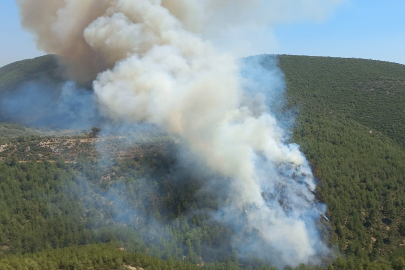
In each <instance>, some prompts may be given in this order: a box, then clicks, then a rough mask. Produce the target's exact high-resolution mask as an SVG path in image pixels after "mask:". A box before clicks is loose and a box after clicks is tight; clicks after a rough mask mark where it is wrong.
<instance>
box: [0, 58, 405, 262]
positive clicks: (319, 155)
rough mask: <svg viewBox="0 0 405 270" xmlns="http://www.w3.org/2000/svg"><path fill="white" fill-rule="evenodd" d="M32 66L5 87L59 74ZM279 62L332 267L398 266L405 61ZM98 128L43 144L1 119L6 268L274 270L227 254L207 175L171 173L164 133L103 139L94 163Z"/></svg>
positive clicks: (5, 77)
mask: <svg viewBox="0 0 405 270" xmlns="http://www.w3.org/2000/svg"><path fill="white" fill-rule="evenodd" d="M29 61H31V62H24V63H23V64H21V63H15V64H12V65H9V66H6V67H3V68H1V69H0V92H2V91H6V90H4V89H8V90H7V91H9V90H10V89H11V88H10V87H11V86H13V85H18V84H20V83H22V82H23V81H24V80H26V78H25V77H24V76H28V75H27V74H37V75H33V76H34V77H35V76H39V75H38V74H45V73H47V72H50V73H53V72H55V64H54V62H53V61H54V60H53V58H52V57H48V58H46V57H44V58H39V59H36V60H29ZM32 61H34V62H32ZM35 61H38V63H37V64H36V63H35ZM52 63H53V64H52ZM31 65H32V66H31ZM52 65H53V66H52ZM279 65H280V67H281V68H282V69H283V71H284V72H285V75H286V82H287V87H288V89H287V93H286V100H287V103H286V106H285V111H286V112H291V111H293V112H295V113H296V126H295V129H294V134H293V135H294V136H293V139H292V140H293V141H295V142H297V143H298V144H299V145H301V149H302V150H303V152H304V153H305V155H306V156H307V158H308V160H309V161H310V163H311V165H312V167H313V171H314V174H315V176H316V177H317V179H318V181H319V185H318V189H317V197H318V199H319V200H320V201H322V202H325V203H326V204H327V206H328V210H327V217H328V219H329V220H330V223H329V224H330V234H331V247H332V249H334V250H336V254H338V255H339V257H338V258H337V259H336V261H335V262H334V263H333V264H332V265H329V267H328V269H370V270H371V269H395V270H396V269H404V260H403V258H405V246H404V244H405V240H404V238H405V211H404V209H405V188H404V186H405V151H404V146H405V137H404V136H405V135H404V134H405V111H404V108H405V107H404V106H403V102H404V100H405V67H404V66H403V65H398V64H392V63H386V62H379V61H369V60H360V59H339V58H325V57H305V56H280V57H279ZM13 69H16V71H13ZM41 70H42V71H41ZM37 71H38V72H37ZM29 76H31V75H29ZM29 76H28V78H30V77H29ZM52 76H54V75H52ZM55 76H56V75H55ZM97 131H98V130H96V129H94V130H93V131H92V132H91V133H90V134H89V133H88V132H87V135H82V136H78V137H72V136H70V137H61V136H53V137H40V136H41V135H43V134H44V133H41V132H40V131H37V130H33V129H27V128H26V127H22V126H17V125H10V124H1V126H0V136H1V137H0V147H1V146H2V145H7V146H4V147H3V149H0V159H1V160H2V163H0V242H1V243H0V244H1V246H2V251H1V252H2V254H3V255H2V256H3V258H2V259H1V260H0V269H26V268H27V267H31V268H29V269H124V268H123V267H124V265H127V266H129V265H131V266H134V267H143V268H144V269H200V268H199V267H198V268H197V264H201V263H202V260H204V261H205V266H204V267H203V268H206V269H224V270H225V269H240V268H243V269H271V268H270V267H268V266H265V265H263V264H262V262H258V261H257V260H255V259H254V258H251V259H247V258H244V259H243V260H242V259H240V258H238V257H237V256H236V255H235V250H233V249H232V246H231V244H230V239H231V235H232V231H231V230H230V229H229V228H227V227H226V226H223V225H221V224H217V223H215V222H213V221H211V220H210V219H209V214H208V213H209V211H210V210H211V209H216V207H217V205H216V201H215V199H214V198H215V194H207V193H203V192H197V191H198V190H199V189H200V188H201V186H202V184H203V180H204V179H197V178H195V177H194V176H193V175H186V176H184V177H183V178H181V179H173V175H172V174H171V172H172V171H173V170H176V169H181V168H179V167H178V165H179V164H177V160H176V158H175V156H176V155H175V148H174V147H173V145H174V144H173V141H172V140H171V139H170V138H169V139H168V138H162V139H158V140H155V141H154V142H152V140H150V139H148V140H145V141H144V142H143V143H141V144H136V145H134V147H133V148H128V147H127V145H128V144H126V143H122V145H124V146H123V147H121V146H120V144H119V143H118V141H119V140H115V139H114V138H109V139H107V140H106V141H107V142H108V144H110V146H106V147H105V148H99V151H101V153H102V154H105V153H107V154H108V158H103V159H102V160H101V159H100V158H99V155H98V153H97V151H95V149H94V147H93V145H92V143H93V142H94V140H103V138H102V137H100V136H97V134H98V132H97ZM28 133H30V134H32V135H35V136H27V134H28ZM6 137H7V138H6ZM94 137H96V138H94ZM146 137H148V136H146ZM196 209H198V210H199V211H198V214H193V215H191V214H190V213H192V210H196ZM117 241H120V242H119V243H120V244H119V245H118V246H117V244H103V243H110V242H113V243H116V242H117ZM66 247H68V248H66ZM211 247H216V248H218V247H220V250H221V252H219V250H217V249H212V248H211ZM119 248H125V251H124V250H120V249H119ZM51 249H55V250H51ZM32 253H34V254H32ZM17 254H23V255H17ZM145 254H146V255H145ZM149 256H153V257H149ZM43 258H47V259H46V260H44V259H43ZM157 258H162V259H164V261H163V260H161V259H157ZM183 259H184V261H179V260H183ZM239 264H241V266H240V265H239ZM7 265H8V266H7ZM24 267H25V268H24ZM325 268H326V267H325ZM125 269H127V268H125ZM286 269H287V268H286ZM288 269H289V268H288ZM296 269H311V267H308V266H305V265H301V266H299V267H297V268H296Z"/></svg>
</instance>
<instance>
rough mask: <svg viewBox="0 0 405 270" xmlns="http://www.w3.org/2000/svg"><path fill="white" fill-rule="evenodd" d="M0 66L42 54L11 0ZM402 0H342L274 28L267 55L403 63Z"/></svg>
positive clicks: (4, 0)
mask: <svg viewBox="0 0 405 270" xmlns="http://www.w3.org/2000/svg"><path fill="white" fill-rule="evenodd" d="M0 12H1V15H0V24H1V27H0V36H1V37H2V38H1V42H0V66H3V65H6V64H8V63H11V62H14V61H18V60H22V59H26V58H32V57H35V56H38V55H41V54H43V53H42V52H39V51H37V50H36V48H35V44H34V41H33V38H32V37H31V35H30V34H28V33H26V32H24V31H23V30H22V29H21V27H20V24H19V17H18V9H17V7H16V4H15V1H14V0H0ZM404 14H405V0H388V1H381V0H347V2H346V3H345V4H343V5H342V6H341V7H340V8H338V9H337V10H335V12H334V13H333V14H332V15H331V16H330V17H329V18H328V19H327V20H326V21H324V22H321V23H299V24H291V25H282V26H278V27H277V28H276V29H275V32H276V37H277V39H278V45H277V47H278V49H277V50H275V51H274V50H273V51H269V52H268V53H280V54H297V55H322V56H338V57H356V58H366V59H376V60H384V61H391V62H397V63H401V64H405V15H404Z"/></svg>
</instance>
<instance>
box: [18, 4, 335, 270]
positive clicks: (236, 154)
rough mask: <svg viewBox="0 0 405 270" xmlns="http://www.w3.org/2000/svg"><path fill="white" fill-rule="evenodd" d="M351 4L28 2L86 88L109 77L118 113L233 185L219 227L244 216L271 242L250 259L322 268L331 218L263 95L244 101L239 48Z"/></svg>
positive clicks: (30, 17)
mask: <svg viewBox="0 0 405 270" xmlns="http://www.w3.org/2000/svg"><path fill="white" fill-rule="evenodd" d="M340 2H341V1H338V0H328V1H325V0H310V1H308V0H288V1H264V0H254V1H245V0H233V1H231V0H221V1H219V0H161V1H160V0H138V1H133V0H110V1H107V0H103V1H100V0H37V1H35V2H34V1H30V0H18V3H19V5H20V8H21V15H22V23H23V25H24V26H25V27H26V28H28V29H29V30H30V31H32V32H33V33H35V34H36V37H37V40H38V47H39V48H40V49H43V50H45V51H47V52H50V53H55V54H59V55H62V56H64V57H65V58H64V61H65V62H67V63H68V71H69V74H70V76H72V77H73V78H74V79H76V80H88V79H93V78H94V76H95V74H98V75H97V78H96V79H95V80H94V83H93V86H94V91H95V93H96V96H97V98H98V101H99V103H100V106H101V109H102V110H104V112H105V113H106V114H108V115H110V116H111V117H112V118H117V119H125V120H130V121H136V122H140V121H143V122H148V123H153V124H156V125H158V126H160V127H161V128H163V129H164V130H166V131H167V132H170V133H173V134H176V135H178V136H180V137H181V138H182V139H183V140H184V142H185V143H186V144H187V146H188V147H189V148H190V149H191V151H192V152H193V153H195V154H196V155H198V156H199V157H200V158H201V159H202V160H203V161H204V162H205V163H206V164H207V165H208V166H209V167H210V168H211V169H212V170H213V171H214V172H216V173H218V174H219V175H222V176H224V177H226V178H229V179H230V181H231V184H230V191H229V194H230V195H229V196H230V197H229V199H228V200H227V202H226V203H224V204H223V205H222V208H221V210H220V212H219V213H217V215H216V218H217V219H219V220H221V221H223V222H227V223H228V224H230V225H231V224H232V223H233V222H235V219H239V218H242V217H243V218H244V219H245V223H244V224H245V225H244V227H243V230H244V231H254V232H255V233H256V234H257V235H258V236H259V237H260V241H261V244H260V245H259V244H257V245H255V244H249V246H246V249H247V248H250V249H251V250H253V251H255V252H258V251H259V249H260V247H263V246H265V247H268V250H265V251H263V250H261V251H260V252H261V253H262V256H263V255H264V256H268V257H271V258H275V257H277V262H278V265H281V266H283V265H286V264H289V265H292V266H296V265H298V264H299V263H317V256H318V255H324V254H325V252H326V247H325V246H324V244H322V241H321V239H320V236H319V235H318V232H317V229H316V221H317V220H318V219H319V217H320V215H321V214H322V213H323V210H322V209H320V206H319V205H318V204H317V203H316V202H315V198H314V195H313V192H314V191H315V183H314V180H313V176H312V173H311V169H310V167H309V166H308V163H307V161H306V159H305V157H304V156H303V154H302V153H301V152H300V151H299V147H298V146H297V145H295V144H286V139H287V135H286V133H285V131H284V130H283V128H282V127H281V126H280V125H279V124H278V122H277V120H276V118H275V117H274V116H272V114H270V113H269V112H268V111H267V110H266V106H265V102H266V101H265V100H264V98H263V96H261V95H256V96H252V95H249V94H246V92H245V91H244V89H243V83H242V82H243V79H242V78H241V75H240V67H239V65H238V62H237V61H236V60H235V54H233V52H235V51H236V50H238V51H240V50H239V49H240V48H238V47H239V46H238V45H237V44H238V43H237V42H236V41H235V39H239V38H243V34H244V32H243V31H241V30H245V31H246V30H247V29H255V31H256V30H257V29H259V33H261V32H260V31H261V30H266V29H270V28H271V26H273V25H275V24H277V23H284V22H293V21H300V20H305V19H315V20H322V19H323V18H325V16H326V15H327V14H328V13H329V12H330V11H331V9H333V8H334V7H335V6H337V5H338V4H339V3H340ZM227 33H231V34H230V35H228V34H227ZM256 33H257V31H256ZM224 37H229V39H227V38H225V39H224ZM224 40H225V41H224ZM251 44H253V45H256V44H255V43H254V40H252V43H251ZM243 46H244V47H245V48H243V50H246V46H245V45H243ZM219 47H220V49H218V48H219ZM248 47H249V46H248ZM224 48H228V49H229V48H231V49H230V51H229V52H228V53H224V51H225V49H224ZM266 252H268V255H266Z"/></svg>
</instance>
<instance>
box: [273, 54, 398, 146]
mask: <svg viewBox="0 0 405 270" xmlns="http://www.w3.org/2000/svg"><path fill="white" fill-rule="evenodd" d="M279 62H280V67H281V69H282V70H283V71H284V73H285V75H286V82H287V87H288V95H289V97H288V99H289V101H290V104H291V105H294V106H295V108H298V109H300V108H302V109H304V110H309V111H311V113H317V114H320V115H322V117H326V118H335V117H338V118H340V119H343V120H344V121H345V120H346V119H347V118H349V119H352V120H354V121H357V122H358V123H360V124H363V125H364V126H366V127H368V128H369V129H370V130H377V131H380V132H382V133H383V134H385V135H386V136H387V137H389V138H391V139H393V140H396V141H397V142H398V143H399V144H400V145H402V147H405V121H404V120H405V106H404V102H405V66H404V65H400V64H395V63H389V62H382V61H372V60H364V59H347V58H333V57H310V56H292V55H281V56H279Z"/></svg>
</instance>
